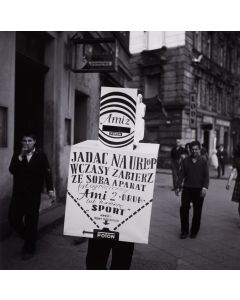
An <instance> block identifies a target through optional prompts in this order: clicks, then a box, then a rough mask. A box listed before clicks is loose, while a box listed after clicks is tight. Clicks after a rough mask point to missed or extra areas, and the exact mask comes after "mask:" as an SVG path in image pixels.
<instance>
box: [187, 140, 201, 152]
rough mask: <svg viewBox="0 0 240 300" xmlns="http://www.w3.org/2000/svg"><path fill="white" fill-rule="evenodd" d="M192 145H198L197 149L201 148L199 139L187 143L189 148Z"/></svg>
mask: <svg viewBox="0 0 240 300" xmlns="http://www.w3.org/2000/svg"><path fill="white" fill-rule="evenodd" d="M194 146H198V148H199V149H201V144H200V143H199V141H193V142H191V143H190V144H189V147H190V150H191V149H192V148H193V147H194Z"/></svg>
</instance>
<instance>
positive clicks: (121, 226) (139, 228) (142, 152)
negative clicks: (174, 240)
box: [64, 88, 159, 243]
mask: <svg viewBox="0 0 240 300" xmlns="http://www.w3.org/2000/svg"><path fill="white" fill-rule="evenodd" d="M113 89H114V88H103V89H102V94H101V102H100V121H99V140H87V141H85V142H82V143H79V144H75V145H73V146H72V147H71V153H70V161H69V173H68V187H67V200H66V212H65V222H64V234H66V235H72V236H82V237H87V238H97V239H112V240H118V241H127V242H137V243H148V235H149V228H150V219H151V209H152V199H153V191H154V182H155V174H156V167H157V156H158V148H159V145H158V144H144V143H138V141H137V139H136V132H137V130H136V128H135V126H134V124H136V123H138V124H140V123H139V122H140V121H139V120H138V114H139V111H140V115H142V114H143V110H141V109H140V110H139V109H138V108H137V106H138V105H139V104H140V102H139V101H138V100H139V99H138V95H137V90H136V89H120V88H118V89H116V88H115V89H114V91H113ZM126 95H128V96H129V97H126ZM130 98H131V100H130ZM117 99H118V100H117ZM126 99H128V100H129V101H130V103H131V105H132V106H133V107H135V111H134V109H132V110H131V109H130V106H129V105H128V104H127V103H126ZM132 99H133V100H134V101H135V103H136V104H135V106H134V104H133V101H132ZM120 100H121V101H120ZM102 101H103V102H102ZM106 101H107V102H106ZM133 107H132V108H133ZM130 111H131V113H130ZM130 117H131V119H132V120H131V119H130ZM113 118H115V119H113ZM127 119H130V120H129V122H127V124H126V122H125V121H126V120H127ZM141 124H142V123H141ZM125 128H128V129H127V130H126V129H125ZM126 131H128V132H126ZM126 133H127V134H126ZM141 134H142V132H141ZM126 136H127V138H126ZM130 141H131V142H130ZM134 145H135V149H133V147H134Z"/></svg>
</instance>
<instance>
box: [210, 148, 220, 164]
mask: <svg viewBox="0 0 240 300" xmlns="http://www.w3.org/2000/svg"><path fill="white" fill-rule="evenodd" d="M210 165H211V166H213V167H214V168H215V169H217V168H218V158H217V150H215V149H213V151H212V154H211V156H210Z"/></svg>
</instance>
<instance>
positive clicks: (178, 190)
mask: <svg viewBox="0 0 240 300" xmlns="http://www.w3.org/2000/svg"><path fill="white" fill-rule="evenodd" d="M179 193H180V189H179V188H177V189H176V190H175V195H176V196H179Z"/></svg>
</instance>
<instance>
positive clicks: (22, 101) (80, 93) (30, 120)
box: [0, 31, 130, 237]
mask: <svg viewBox="0 0 240 300" xmlns="http://www.w3.org/2000/svg"><path fill="white" fill-rule="evenodd" d="M75 36H77V37H78V38H79V39H80V40H86V39H87V40H93V39H95V40H96V39H112V40H113V41H114V45H115V44H116V43H117V49H118V51H117V52H116V54H115V60H116V61H117V66H118V69H117V72H113V73H109V72H85V73H82V72H80V73H75V72H73V71H72V68H71V63H72V61H70V59H69V57H72V53H70V52H71V51H72V49H71V47H69V44H70V43H71V41H72V39H73V37H75ZM104 47H105V48H106V47H107V48H109V49H108V50H106V49H105V50H106V51H107V52H109V53H111V52H112V51H113V49H111V47H115V46H111V45H105V46H104V45H103V46H102V45H98V48H99V49H100V48H104ZM100 50H101V49H100ZM105 50H104V51H105ZM79 53H80V60H81V59H83V57H81V55H82V54H81V53H82V52H79ZM129 58H130V53H129V33H128V32H107V31H105V32H97V31H96V32H0V66H1V68H0V156H1V160H0V190H1V195H0V206H1V210H0V228H1V232H0V236H1V237H3V236H5V235H6V234H7V232H8V231H9V228H8V225H7V224H8V223H7V213H8V206H9V203H10V199H11V193H12V176H11V175H10V174H9V171H8V167H9V163H10V160H11V157H12V154H13V151H14V150H15V151H17V150H18V147H19V145H20V142H21V136H22V134H23V133H24V132H26V131H32V132H34V133H35V134H36V135H37V138H38V146H39V147H41V148H42V149H43V150H44V151H45V152H46V153H47V156H48V158H49V161H50V164H51V166H52V170H53V177H54V183H55V189H56V194H57V199H58V201H65V196H66V188H67V175H68V161H69V154H70V146H71V145H72V144H76V143H79V142H81V141H83V140H87V139H94V140H96V139H97V138H98V120H99V98H100V87H101V86H103V85H105V86H118V87H125V86H127V83H128V82H129V80H130V73H129ZM69 62H70V63H69Z"/></svg>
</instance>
